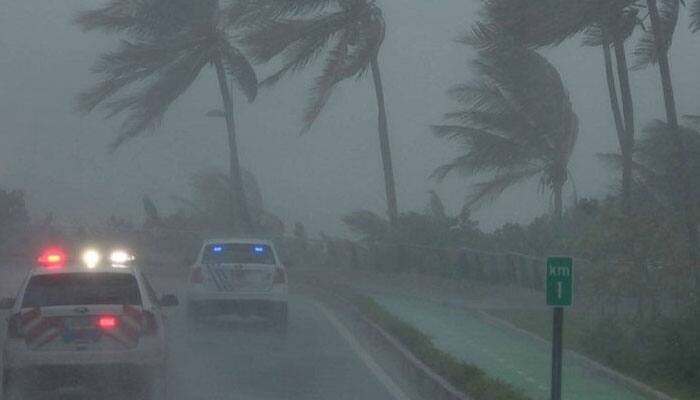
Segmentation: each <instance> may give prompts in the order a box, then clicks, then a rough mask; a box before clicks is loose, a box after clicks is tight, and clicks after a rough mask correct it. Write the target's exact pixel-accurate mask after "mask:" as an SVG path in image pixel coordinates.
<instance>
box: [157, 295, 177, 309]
mask: <svg viewBox="0 0 700 400" xmlns="http://www.w3.org/2000/svg"><path fill="white" fill-rule="evenodd" d="M158 304H159V305H160V306H161V307H175V306H178V305H179V304H180V300H178V299H177V296H175V295H174V294H166V295H164V296H163V297H161V298H160V301H159V302H158Z"/></svg>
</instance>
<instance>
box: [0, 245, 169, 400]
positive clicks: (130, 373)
mask: <svg viewBox="0 0 700 400" xmlns="http://www.w3.org/2000/svg"><path fill="white" fill-rule="evenodd" d="M108 254H109V255H108V257H104V259H103V256H102V254H101V253H100V252H99V251H97V250H87V251H85V252H83V253H82V257H81V260H80V261H82V262H80V261H79V262H72V261H71V259H70V257H68V255H67V254H66V252H64V251H63V250H62V249H58V248H52V249H48V250H47V251H45V252H44V254H42V255H41V257H39V260H38V261H39V264H40V266H38V267H36V268H34V269H32V270H31V271H30V272H29V274H28V276H27V277H26V279H25V281H24V283H23V284H22V286H21V288H20V290H19V293H18V295H17V297H16V298H14V299H4V300H3V301H2V305H3V306H4V308H6V309H8V308H9V309H10V310H11V311H10V316H9V319H8V321H7V337H6V340H5V344H4V348H3V354H2V369H3V371H2V395H3V399H4V400H15V399H28V398H31V396H33V395H34V394H38V393H39V392H41V393H43V392H44V391H51V390H55V389H58V388H65V387H82V388H87V389H88V390H93V391H96V392H97V393H100V394H101V396H100V398H106V397H107V396H109V395H110V393H112V392H117V393H119V394H122V393H125V392H126V393H130V394H133V395H134V396H136V397H138V398H144V397H145V398H151V399H156V398H162V399H165V398H166V397H165V396H166V394H165V389H166V388H165V387H166V383H165V379H166V376H165V363H166V358H167V350H166V348H167V347H166V341H165V325H164V315H163V313H162V311H161V307H166V306H175V305H177V303H178V301H177V298H176V297H175V296H164V297H161V298H158V297H157V296H156V293H155V291H154V290H153V288H152V287H151V285H150V283H149V282H148V280H147V279H146V277H145V276H144V275H143V274H142V273H141V272H140V271H139V270H138V268H137V267H135V266H134V265H132V264H133V257H132V256H130V255H129V254H128V253H127V252H125V251H120V250H116V251H113V252H111V253H108ZM129 398H132V397H131V396H130V397H129Z"/></svg>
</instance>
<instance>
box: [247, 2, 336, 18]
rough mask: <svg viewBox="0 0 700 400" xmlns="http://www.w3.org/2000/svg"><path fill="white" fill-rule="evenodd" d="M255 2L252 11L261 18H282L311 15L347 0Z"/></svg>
mask: <svg viewBox="0 0 700 400" xmlns="http://www.w3.org/2000/svg"><path fill="white" fill-rule="evenodd" d="M252 1H253V2H254V3H255V4H254V6H253V10H252V12H254V13H256V16H257V17H260V18H280V17H289V16H291V17H295V16H301V15H309V14H314V13H318V12H321V11H325V10H326V9H328V8H331V7H333V6H335V8H338V6H339V5H340V4H344V3H347V0H252Z"/></svg>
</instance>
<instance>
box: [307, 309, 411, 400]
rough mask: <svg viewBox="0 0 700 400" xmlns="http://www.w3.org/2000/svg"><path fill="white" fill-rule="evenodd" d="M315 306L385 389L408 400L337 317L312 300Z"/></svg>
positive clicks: (395, 397)
mask: <svg viewBox="0 0 700 400" xmlns="http://www.w3.org/2000/svg"><path fill="white" fill-rule="evenodd" d="M314 304H315V305H316V307H318V309H319V310H321V313H322V314H323V316H324V317H326V319H327V320H328V322H330V323H331V325H333V327H334V328H335V330H336V331H338V333H339V334H340V336H341V337H342V338H343V339H345V341H346V342H347V343H348V344H349V345H350V347H351V348H352V350H353V351H354V352H355V353H356V354H357V356H358V357H359V358H360V360H362V362H363V363H364V364H365V365H366V366H367V368H368V369H369V370H370V371H371V372H372V374H373V375H374V376H375V377H376V378H377V380H378V381H379V382H380V383H381V384H382V385H384V387H385V388H386V390H387V391H388V392H389V393H390V394H391V395H392V397H393V398H394V399H396V400H410V397H408V396H407V395H406V393H404V391H403V390H401V388H400V387H399V386H398V385H397V384H396V382H394V380H393V379H391V377H389V375H388V374H387V373H386V372H385V371H384V369H382V367H380V366H379V364H377V362H376V361H374V359H373V358H372V356H371V355H369V353H367V351H366V350H365V349H364V348H363V347H362V345H361V344H360V343H359V342H358V341H357V339H355V337H354V336H353V335H352V333H350V331H348V329H347V328H346V327H345V325H343V323H342V322H340V321H339V320H338V318H337V317H336V316H335V315H333V313H332V312H331V311H330V310H329V309H328V308H326V306H324V305H323V304H320V303H317V302H314Z"/></svg>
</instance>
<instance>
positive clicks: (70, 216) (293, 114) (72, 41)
mask: <svg viewBox="0 0 700 400" xmlns="http://www.w3.org/2000/svg"><path fill="white" fill-rule="evenodd" d="M379 3H380V5H381V6H382V7H383V8H384V11H385V16H386V19H387V23H388V29H389V30H388V34H387V40H386V42H385V44H384V47H383V53H382V58H381V61H380V62H381V64H382V67H383V70H384V80H385V85H386V96H387V104H388V108H389V109H388V111H389V118H390V129H391V132H390V134H391V140H392V146H393V152H394V161H395V169H396V176H397V184H398V194H399V201H400V208H401V209H402V210H420V209H422V208H423V206H424V204H425V202H426V199H427V191H428V190H429V189H436V190H437V191H438V192H439V193H440V194H441V195H442V196H443V199H444V200H445V202H446V203H447V205H448V208H449V209H450V211H452V212H454V211H455V210H457V209H458V208H459V206H460V205H461V202H462V199H463V196H464V193H465V189H466V185H467V182H465V181H464V180H463V179H461V178H452V179H448V180H447V181H445V182H444V183H442V184H437V183H435V182H432V181H429V180H428V176H429V175H430V172H431V171H432V170H433V169H434V168H435V167H436V166H438V165H439V164H440V163H441V162H444V161H445V160H447V159H448V158H450V157H452V156H454V154H455V153H454V151H453V150H451V148H450V145H448V144H447V143H445V142H441V141H438V140H437V139H435V138H433V137H432V136H431V135H430V133H429V129H428V126H429V125H430V124H434V123H439V122H440V120H441V115H442V114H443V113H444V112H447V111H450V110H451V109H452V106H453V104H452V103H451V102H450V101H449V99H448V98H447V96H446V95H445V91H446V89H447V88H449V87H450V86H451V85H453V84H455V83H459V82H463V81H466V80H467V79H468V78H469V76H470V72H469V69H468V60H469V57H470V55H469V54H468V52H467V50H466V49H465V47H463V46H462V45H459V44H456V43H454V41H453V39H455V38H456V37H458V36H459V35H460V34H461V33H462V32H463V31H465V30H466V28H467V27H468V26H469V25H470V23H471V22H473V21H474V20H475V11H476V8H477V2H476V1H465V0H423V1H420V0H382V1H379ZM97 4H99V2H97V1H87V0H60V1H58V0H3V1H2V2H0V186H1V187H5V188H21V189H24V190H26V191H27V194H28V199H29V201H30V207H31V209H32V212H33V215H34V216H35V217H37V218H40V217H41V216H43V215H44V214H45V213H46V212H48V211H53V212H54V214H56V216H57V217H59V220H60V221H61V222H64V223H67V224H72V223H76V222H89V221H100V220H104V219H106V218H108V217H109V215H112V214H115V215H119V216H124V217H128V218H132V219H133V220H134V221H135V222H140V221H141V218H142V210H141V207H140V198H141V196H142V195H143V194H149V195H150V196H151V197H152V198H153V199H154V200H155V201H156V203H157V204H158V205H159V207H160V208H161V209H162V211H169V210H172V209H173V207H174V206H175V205H174V204H173V203H172V201H171V200H169V196H170V195H173V194H178V195H183V194H184V195H186V194H187V193H188V187H187V183H188V179H189V176H191V175H192V174H193V173H196V172H198V171H201V170H204V169H208V168H220V169H223V168H225V166H226V163H227V153H226V146H225V129H224V126H223V121H222V120H220V119H211V118H207V117H205V116H204V114H205V113H206V112H207V111H208V110H210V109H212V108H218V107H219V97H218V96H219V94H218V91H217V86H216V82H215V81H214V79H213V78H214V77H213V75H212V74H211V73H209V72H207V73H206V74H204V75H202V76H201V77H200V79H199V80H198V81H197V82H196V83H195V85H194V86H193V87H192V88H191V90H190V91H189V92H188V93H187V94H186V95H185V96H184V97H182V98H181V99H180V100H179V101H177V102H176V103H175V104H174V106H173V107H172V108H171V110H170V111H169V112H168V114H167V115H166V118H165V120H164V122H163V124H162V125H161V126H160V128H159V129H158V130H157V131H156V132H155V133H154V134H152V135H151V134H149V135H146V136H144V137H141V138H139V139H136V140H133V141H132V142H129V143H128V144H127V145H125V146H124V147H123V148H121V149H120V150H119V151H118V152H117V153H116V154H109V153H108V152H107V144H108V143H109V142H110V141H111V140H112V139H113V137H114V136H113V135H114V132H115V130H116V127H117V126H118V122H119V121H118V120H114V121H107V122H106V121H104V120H103V119H102V118H101V116H100V115H99V114H93V115H90V116H88V117H83V116H80V115H77V114H76V113H74V112H73V111H72V110H73V97H74V95H75V93H76V92H77V91H79V90H80V89H83V88H85V87H86V86H88V85H89V84H90V83H91V82H94V77H93V76H91V75H90V73H89V68H90V66H91V65H92V63H93V61H94V59H95V57H96V56H97V55H98V54H99V53H101V52H103V51H105V50H108V49H110V48H112V47H113V44H114V43H115V39H114V38H110V37H106V36H103V35H100V34H89V35H85V34H82V33H80V32H79V31H78V29H77V28H76V27H75V26H73V25H71V18H72V16H73V15H74V14H75V13H76V12H77V11H78V10H81V9H84V8H85V7H93V6H95V5H97ZM673 46H674V47H673V53H672V63H673V65H672V66H673V72H674V79H675V82H674V83H675V87H676V90H677V100H678V104H679V109H680V111H681V113H700V102H698V101H697V100H696V99H697V98H698V96H699V95H700V85H699V84H698V82H700V81H699V80H698V78H697V73H696V71H697V70H698V68H700V59H699V58H698V54H700V35H695V36H692V35H690V33H688V29H687V22H686V20H685V19H683V20H682V21H681V25H680V27H679V30H678V34H677V36H676V40H675V42H674V45H673ZM545 54H546V55H547V56H548V57H549V58H550V59H551V60H552V62H553V63H554V64H555V65H556V66H557V67H559V70H560V72H561V74H562V77H563V79H564V81H565V84H566V85H567V86H568V88H569V91H570V93H571V97H572V100H573V102H574V107H575V109H576V112H577V113H578V114H579V117H580V119H581V129H580V136H579V142H578V145H577V149H576V153H575V155H574V159H573V163H572V166H571V167H572V170H573V174H574V177H575V183H576V186H577V190H578V194H579V196H601V195H603V194H604V193H605V192H606V191H607V190H609V189H610V185H612V184H614V180H613V175H612V173H611V172H609V171H607V170H605V169H604V168H603V166H602V165H601V164H600V163H599V162H598V161H597V159H596V157H595V154H596V153H598V152H610V151H615V150H616V149H617V143H616V138H615V134H614V132H613V125H612V123H611V117H610V112H609V103H608V99H607V96H606V93H607V92H606V88H605V86H604V78H603V75H602V54H601V50H600V49H599V48H582V47H580V46H579V40H578V39H574V40H572V41H570V42H568V43H567V44H565V45H563V46H560V47H559V48H556V49H552V50H547V51H546V52H545ZM312 78H313V75H312V74H302V75H297V76H296V77H295V79H293V80H287V81H285V82H284V83H282V84H280V85H279V86H277V87H275V88H272V89H267V90H265V91H263V92H262V93H261V96H260V98H259V99H258V101H256V103H254V104H252V105H248V104H244V103H243V101H242V100H241V99H240V98H239V99H238V101H237V104H236V106H237V118H238V128H239V137H240V148H241V158H242V162H243V164H244V166H245V167H246V168H248V169H250V170H251V171H253V172H254V173H255V174H256V175H257V177H258V180H259V181H260V185H261V187H262V190H263V194H264V196H265V202H266V206H267V207H268V208H269V209H270V210H271V211H272V212H274V213H276V214H278V215H280V216H281V217H282V218H283V219H284V220H285V221H286V222H287V223H293V222H294V221H297V220H299V221H303V222H304V223H306V224H307V226H308V228H309V230H310V232H311V233H312V234H316V233H317V232H318V231H319V230H325V231H327V232H332V233H343V232H344V231H343V228H342V226H341V224H340V222H339V217H340V216H342V215H343V214H345V213H347V212H349V211H352V210H355V209H359V208H368V209H371V210H375V211H377V212H383V211H384V208H385V206H384V204H385V203H384V191H383V183H382V176H381V163H380V158H379V152H378V149H377V147H378V143H377V142H378V140H377V135H376V105H375V100H374V92H373V90H372V86H371V85H370V81H369V80H365V81H362V82H360V83H357V84H355V83H353V82H348V83H347V84H345V85H343V86H341V88H340V90H339V91H338V92H336V94H335V96H334V97H333V98H332V99H331V101H330V103H329V104H328V107H327V109H326V110H325V112H324V113H323V114H322V116H321V118H320V120H319V121H318V123H317V124H316V125H315V127H314V128H313V130H312V131H311V132H309V133H308V134H306V135H305V136H303V137H299V136H298V135H297V132H298V130H299V127H300V114H301V110H302V108H303V105H304V102H305V99H306V95H307V92H308V87H309V84H310V83H311V79H312ZM632 79H633V85H634V87H633V95H634V98H635V106H636V117H637V124H638V126H641V125H643V123H645V122H646V121H648V120H650V119H651V118H656V117H662V116H663V109H662V103H661V100H660V97H659V82H658V79H657V74H656V70H654V69H649V70H647V71H642V72H635V73H634V74H633V75H632ZM548 206H549V198H548V197H547V196H546V195H539V194H538V193H537V185H536V183H533V184H531V185H527V186H522V187H519V188H516V189H513V190H511V191H509V192H506V194H505V195H504V196H503V198H502V199H501V200H500V201H498V202H496V203H494V204H493V205H491V206H488V207H484V208H482V209H480V210H479V211H478V212H477V213H476V214H475V215H476V217H477V218H478V219H479V220H480V222H481V224H482V227H484V228H486V229H492V228H494V227H496V226H498V225H500V224H502V223H504V222H507V221H520V222H524V221H528V220H530V219H531V218H533V217H534V216H536V215H538V214H541V213H543V212H545V211H547V209H548Z"/></svg>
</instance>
